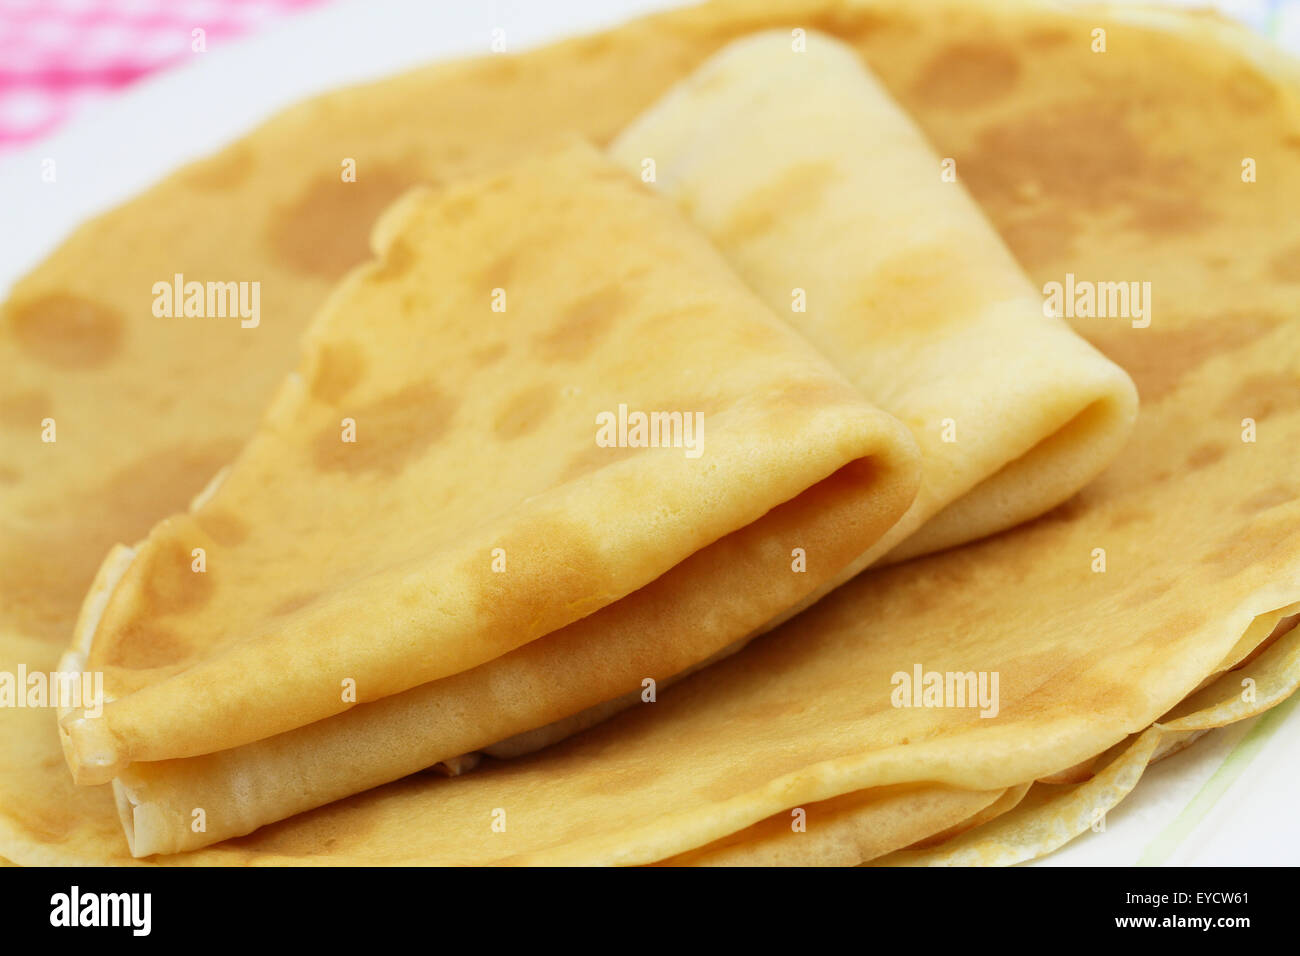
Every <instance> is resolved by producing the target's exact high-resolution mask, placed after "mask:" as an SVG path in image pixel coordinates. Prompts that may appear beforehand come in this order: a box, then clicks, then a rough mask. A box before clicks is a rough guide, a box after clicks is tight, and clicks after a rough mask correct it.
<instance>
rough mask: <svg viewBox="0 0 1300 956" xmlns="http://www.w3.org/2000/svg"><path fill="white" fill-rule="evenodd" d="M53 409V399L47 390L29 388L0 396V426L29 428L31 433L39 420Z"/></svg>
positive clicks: (38, 425) (39, 423)
mask: <svg viewBox="0 0 1300 956" xmlns="http://www.w3.org/2000/svg"><path fill="white" fill-rule="evenodd" d="M53 410H54V399H53V398H52V397H51V396H50V393H49V392H43V391H38V390H36V389H29V390H27V391H22V392H17V393H15V394H12V395H5V396H3V397H0V426H3V427H5V428H30V429H32V432H33V434H35V431H36V429H38V428H40V425H41V421H42V420H43V419H45V418H48V417H49V415H50V414H51V412H52V411H53Z"/></svg>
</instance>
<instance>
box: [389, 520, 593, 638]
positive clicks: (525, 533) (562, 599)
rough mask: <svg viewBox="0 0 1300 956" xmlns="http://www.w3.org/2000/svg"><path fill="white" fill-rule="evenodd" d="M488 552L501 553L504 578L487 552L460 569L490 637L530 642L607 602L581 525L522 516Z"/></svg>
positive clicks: (589, 535)
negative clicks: (503, 634)
mask: <svg viewBox="0 0 1300 956" xmlns="http://www.w3.org/2000/svg"><path fill="white" fill-rule="evenodd" d="M491 547H492V548H502V549H504V551H505V553H506V560H507V561H508V564H507V568H508V571H507V573H505V574H498V573H494V572H493V571H492V566H491V554H490V549H485V550H484V552H483V554H481V555H479V556H476V557H474V558H472V559H470V560H469V561H468V562H467V563H466V564H465V565H464V567H463V568H462V573H463V575H464V579H465V580H468V581H471V582H473V586H472V587H471V588H470V589H469V594H470V595H471V596H470V598H469V601H470V605H471V607H472V610H473V612H474V614H475V616H476V617H477V618H478V622H479V625H480V626H482V627H483V628H484V629H485V630H487V631H489V632H493V631H495V630H496V629H497V628H503V629H505V630H513V631H514V632H515V633H516V637H517V638H518V639H520V640H531V639H533V638H534V637H540V636H541V635H542V634H546V633H549V632H550V631H553V630H556V629H557V628H559V627H563V626H564V625H566V624H569V623H571V622H572V621H575V620H578V619H579V618H582V617H585V616H586V615H588V614H590V613H592V612H593V611H597V610H599V609H600V608H601V607H603V606H605V605H606V604H608V603H609V592H608V588H609V587H610V586H611V585H610V582H609V570H608V566H607V564H606V562H605V560H604V559H603V558H602V555H601V549H600V548H599V547H598V545H597V543H596V541H595V540H594V532H592V531H588V530H587V529H586V528H585V527H584V526H583V524H582V522H581V520H577V521H567V520H565V519H563V518H560V517H557V516H554V515H529V514H523V515H521V516H520V517H519V518H518V520H517V521H516V522H515V524H514V525H513V526H512V530H511V531H510V532H508V533H507V534H505V535H503V536H502V537H501V538H499V539H497V540H496V541H495V542H493V544H492V546H491ZM414 599H415V598H414V597H413V598H412V600H414ZM400 611H401V609H398V612H399V613H400Z"/></svg>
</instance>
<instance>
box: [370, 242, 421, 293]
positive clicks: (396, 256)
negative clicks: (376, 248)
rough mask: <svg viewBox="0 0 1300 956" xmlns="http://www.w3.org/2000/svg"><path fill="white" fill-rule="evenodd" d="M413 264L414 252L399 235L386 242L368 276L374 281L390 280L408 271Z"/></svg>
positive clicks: (398, 277)
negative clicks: (381, 255)
mask: <svg viewBox="0 0 1300 956" xmlns="http://www.w3.org/2000/svg"><path fill="white" fill-rule="evenodd" d="M414 265H415V253H414V252H412V251H411V246H410V244H409V243H407V241H406V240H405V239H402V238H401V237H400V236H399V237H398V238H396V239H394V240H393V241H392V242H390V243H389V244H388V248H387V249H385V250H384V255H383V257H382V258H381V259H380V260H379V263H378V264H377V265H376V266H375V270H374V272H372V273H371V274H370V278H371V281H374V282H392V281H393V280H394V279H400V278H401V277H402V276H404V275H406V274H407V273H408V272H410V271H411V267H412V266H414Z"/></svg>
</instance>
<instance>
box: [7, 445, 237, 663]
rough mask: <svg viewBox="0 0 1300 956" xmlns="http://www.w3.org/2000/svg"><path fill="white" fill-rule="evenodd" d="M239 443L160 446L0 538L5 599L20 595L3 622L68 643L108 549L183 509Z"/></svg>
mask: <svg viewBox="0 0 1300 956" xmlns="http://www.w3.org/2000/svg"><path fill="white" fill-rule="evenodd" d="M147 427H148V426H147V425H144V426H142V428H145V429H147ZM241 444H242V442H241V441H239V440H236V439H231V440H224V441H223V440H216V441H212V442H210V443H208V444H205V445H198V446H185V445H178V446H175V447H170V448H160V449H158V450H157V451H156V452H155V453H153V454H151V455H147V456H145V457H144V458H141V459H139V460H138V461H136V462H134V463H132V464H131V465H129V466H127V467H125V468H123V469H122V470H120V471H118V472H117V473H116V474H114V475H112V476H111V477H109V478H108V479H107V480H106V481H104V482H103V483H102V484H101V485H98V486H97V487H92V488H90V489H89V490H87V491H86V492H84V493H83V494H80V495H77V496H75V497H74V498H72V499H69V500H68V501H67V502H66V504H65V505H62V506H61V507H60V508H51V509H50V511H49V520H43V521H41V522H39V523H29V524H28V525H27V526H26V527H25V528H24V530H23V531H21V532H17V533H10V532H8V531H5V532H4V533H0V581H4V582H6V593H7V594H9V595H10V596H11V597H12V596H14V595H20V596H21V598H20V599H15V600H13V601H11V603H10V606H9V607H6V608H5V609H4V611H3V616H4V619H5V620H6V621H9V622H12V623H14V624H15V625H16V626H17V627H18V629H19V630H20V631H22V632H24V633H27V634H32V635H34V636H39V637H42V638H48V639H49V640H50V641H52V642H55V643H57V644H60V645H63V644H66V643H67V642H68V640H69V635H70V634H71V633H72V626H73V623H74V622H75V621H76V617H77V612H78V611H79V610H80V608H81V601H82V599H83V598H84V597H85V596H86V591H87V590H89V588H90V583H91V581H92V580H93V579H94V576H95V572H96V571H97V570H98V569H99V565H100V563H101V562H102V561H103V560H104V555H105V554H107V553H108V550H109V548H111V547H112V546H113V545H115V544H122V543H126V544H131V543H134V542H136V541H139V540H140V539H141V538H143V537H144V536H145V535H146V534H147V533H148V531H149V529H150V527H151V526H153V524H154V523H156V522H157V521H158V520H160V519H161V518H164V517H166V516H167V515H169V514H174V513H176V512H179V511H183V510H184V509H185V508H186V507H188V505H189V501H190V499H191V498H193V497H194V495H195V494H197V493H198V492H199V491H200V490H202V489H203V487H204V486H205V485H206V484H207V483H208V481H209V480H211V478H212V476H213V475H215V474H216V473H217V471H218V470H219V469H220V468H221V467H222V466H223V465H225V464H226V463H227V462H229V461H230V459H231V458H232V457H233V456H234V455H235V454H236V453H237V452H238V451H239V447H240V445H241Z"/></svg>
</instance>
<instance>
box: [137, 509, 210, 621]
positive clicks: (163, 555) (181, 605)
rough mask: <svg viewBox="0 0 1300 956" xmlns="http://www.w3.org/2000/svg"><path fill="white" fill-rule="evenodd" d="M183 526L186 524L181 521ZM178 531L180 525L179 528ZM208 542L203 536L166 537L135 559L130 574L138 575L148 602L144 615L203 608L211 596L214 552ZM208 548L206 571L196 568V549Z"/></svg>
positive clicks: (145, 600) (174, 612) (143, 609)
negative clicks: (187, 538) (194, 567)
mask: <svg viewBox="0 0 1300 956" xmlns="http://www.w3.org/2000/svg"><path fill="white" fill-rule="evenodd" d="M180 526H181V527H183V526H184V523H183V522H182V523H181V525H180ZM178 530H179V528H178ZM208 545H209V542H208V541H205V540H203V538H202V536H201V535H197V534H196V535H195V536H194V538H193V540H192V541H184V540H181V538H163V539H159V540H158V541H157V544H156V545H154V546H152V547H148V548H146V549H145V550H144V551H142V552H141V554H140V556H139V557H138V558H136V563H135V564H133V565H132V567H131V569H130V573H132V574H134V575H139V582H140V591H141V596H142V598H143V600H144V602H145V606H144V607H143V608H142V613H143V614H144V616H145V617H146V618H147V617H150V616H152V615H156V614H176V613H179V612H181V611H192V610H195V609H196V608H200V607H202V606H203V605H204V604H206V603H208V601H209V600H211V599H212V592H213V590H214V587H213V574H214V573H215V572H214V570H213V565H214V562H213V560H212V559H213V553H212V550H211V549H210V548H209V547H208ZM199 547H202V548H205V549H206V550H207V557H206V560H205V564H206V567H207V570H206V571H195V570H194V569H193V562H194V561H195V557H194V555H193V553H192V552H193V549H194V548H199Z"/></svg>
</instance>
